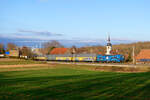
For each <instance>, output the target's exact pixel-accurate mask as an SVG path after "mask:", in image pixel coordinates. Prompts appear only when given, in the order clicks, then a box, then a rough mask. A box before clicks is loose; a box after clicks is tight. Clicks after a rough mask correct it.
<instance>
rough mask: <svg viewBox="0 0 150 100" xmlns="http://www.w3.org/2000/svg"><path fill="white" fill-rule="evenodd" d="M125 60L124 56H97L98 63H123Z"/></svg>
mask: <svg viewBox="0 0 150 100" xmlns="http://www.w3.org/2000/svg"><path fill="white" fill-rule="evenodd" d="M124 60H125V58H124V56H123V55H104V56H103V55H97V58H96V61H97V62H118V63H119V62H123V61H124Z"/></svg>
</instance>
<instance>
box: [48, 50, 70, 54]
mask: <svg viewBox="0 0 150 100" xmlns="http://www.w3.org/2000/svg"><path fill="white" fill-rule="evenodd" d="M50 54H52V55H59V54H70V49H69V48H54V49H53V50H52V51H51V52H50Z"/></svg>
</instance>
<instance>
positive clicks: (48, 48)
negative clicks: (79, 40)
mask: <svg viewBox="0 0 150 100" xmlns="http://www.w3.org/2000/svg"><path fill="white" fill-rule="evenodd" d="M60 47H64V46H63V45H62V44H61V43H59V42H58V41H56V40H53V41H51V42H46V43H44V49H45V51H47V52H46V54H48V53H49V52H50V51H51V50H52V49H53V48H60Z"/></svg>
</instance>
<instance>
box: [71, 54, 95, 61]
mask: <svg viewBox="0 0 150 100" xmlns="http://www.w3.org/2000/svg"><path fill="white" fill-rule="evenodd" d="M96 56H97V55H96V54H76V55H74V57H73V60H74V61H81V62H83V61H85V62H94V61H96Z"/></svg>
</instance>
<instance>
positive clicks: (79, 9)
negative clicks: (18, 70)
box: [0, 0, 150, 41]
mask: <svg viewBox="0 0 150 100" xmlns="http://www.w3.org/2000/svg"><path fill="white" fill-rule="evenodd" d="M149 5H150V0H0V36H8V37H14V38H17V37H18V38H23V37H24V38H39V39H105V38H106V36H107V34H106V32H110V34H111V37H113V38H114V39H126V40H128V39H129V40H139V41H148V40H150V39H149V37H150V6H149Z"/></svg>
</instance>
